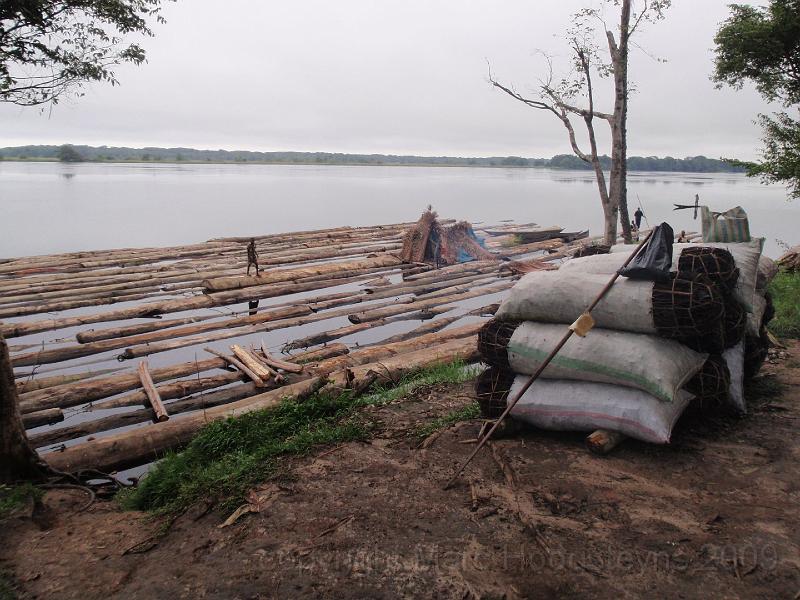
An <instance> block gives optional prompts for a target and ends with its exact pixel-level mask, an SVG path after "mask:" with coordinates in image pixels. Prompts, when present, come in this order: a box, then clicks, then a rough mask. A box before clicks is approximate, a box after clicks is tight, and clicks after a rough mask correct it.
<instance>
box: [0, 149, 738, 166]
mask: <svg viewBox="0 0 800 600" xmlns="http://www.w3.org/2000/svg"><path fill="white" fill-rule="evenodd" d="M2 158H6V159H12V160H14V159H16V160H26V159H28V160H60V161H62V162H82V161H87V162H184V161H185V162H210V163H272V164H321V165H390V166H391V165H396V166H453V167H550V168H553V169H581V170H588V169H591V168H592V167H591V165H589V164H587V163H586V162H584V161H582V160H580V159H579V158H578V157H577V156H574V155H572V154H559V155H557V156H554V157H553V158H523V157H521V156H490V157H473V158H469V157H456V156H400V155H394V154H342V153H338V152H336V153H332V152H251V151H247V150H196V149H194V148H122V147H111V146H79V145H71V144H65V145H62V146H15V147H9V148H0V159H2ZM599 158H600V163H601V164H602V165H603V168H604V169H608V168H610V167H611V158H610V157H608V156H605V155H603V156H600V157H599ZM628 169H629V170H631V171H681V172H689V173H719V172H722V173H739V172H743V171H744V169H743V168H742V167H740V166H737V165H732V164H729V163H727V162H724V161H722V160H718V159H715V158H707V157H705V156H689V157H687V158H673V157H671V156H667V157H664V158H660V157H657V156H631V157H628Z"/></svg>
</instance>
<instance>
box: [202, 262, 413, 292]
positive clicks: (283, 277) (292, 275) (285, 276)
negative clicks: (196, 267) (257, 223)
mask: <svg viewBox="0 0 800 600" xmlns="http://www.w3.org/2000/svg"><path fill="white" fill-rule="evenodd" d="M402 263H403V261H402V260H400V259H399V258H397V257H396V256H394V255H391V254H382V255H379V256H376V257H374V258H366V259H364V260H357V261H348V262H333V263H322V264H320V265H318V266H316V267H305V268H302V269H283V270H274V271H269V272H267V273H263V274H262V275H261V276H260V277H246V276H245V277H219V278H217V279H206V280H204V281H203V288H204V289H205V290H206V291H207V292H224V291H227V290H238V289H241V288H246V287H254V286H264V285H268V284H274V283H283V282H286V281H292V280H294V279H300V278H303V277H311V276H314V275H330V274H332V273H337V272H341V271H352V270H363V269H370V268H374V267H394V266H398V265H400V264H402Z"/></svg>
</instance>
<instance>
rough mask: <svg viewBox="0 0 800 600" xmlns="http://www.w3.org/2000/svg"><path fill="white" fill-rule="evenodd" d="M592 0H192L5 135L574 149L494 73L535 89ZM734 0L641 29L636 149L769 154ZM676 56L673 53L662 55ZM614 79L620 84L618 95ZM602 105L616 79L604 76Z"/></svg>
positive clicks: (1, 139) (4, 127) (235, 144)
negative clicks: (730, 62) (732, 31)
mask: <svg viewBox="0 0 800 600" xmlns="http://www.w3.org/2000/svg"><path fill="white" fill-rule="evenodd" d="M588 2H589V0H525V1H522V0H493V1H490V0H480V1H478V0H402V1H397V0H380V1H377V0H339V1H338V2H330V0H294V1H292V2H277V1H276V0H265V1H255V0H227V1H226V2H219V1H218V0H179V1H178V2H177V3H175V4H168V5H167V6H166V8H165V10H164V16H165V17H166V18H167V21H168V22H167V24H166V25H158V26H156V28H155V29H156V37H155V38H153V39H148V40H147V41H146V42H145V45H146V49H147V53H148V63H147V64H146V65H143V66H141V67H132V66H126V67H121V68H119V69H118V77H119V79H120V81H121V83H122V85H120V86H119V87H114V88H112V87H110V86H108V85H102V84H94V85H91V86H89V87H88V88H87V89H86V95H85V96H84V97H82V98H77V99H72V100H69V101H64V102H63V103H61V104H58V105H57V106H55V107H54V108H53V109H52V111H51V112H49V113H45V114H41V113H40V112H39V111H38V110H37V109H30V108H29V109H20V108H18V107H13V106H9V105H4V106H0V146H6V145H20V144H33V143H35V144H61V143H65V142H70V143H75V144H91V145H102V144H106V145H124V146H137V147H138V146H145V145H149V146H189V147H196V148H226V149H251V150H300V151H313V150H321V151H332V152H358V153H373V152H375V153H393V154H399V153H402V154H424V155H434V154H447V155H460V156H465V155H469V156H488V155H521V156H551V155H553V154H558V153H566V152H569V151H570V150H569V145H568V144H567V140H566V136H565V134H564V130H563V127H562V126H561V125H560V123H559V122H557V121H555V120H554V118H553V117H552V115H548V114H546V113H543V112H539V111H534V110H532V109H530V108H526V107H525V106H523V105H521V104H519V103H517V102H515V101H514V100H512V99H511V98H509V97H507V96H505V95H503V94H502V93H501V92H499V91H498V90H495V89H492V88H491V87H490V86H489V84H488V83H487V82H486V61H487V60H489V61H490V62H491V64H492V68H493V72H494V73H495V76H496V77H497V78H498V79H501V80H503V81H506V82H511V83H514V84H515V85H516V86H517V88H518V89H519V90H520V91H532V90H533V89H534V88H535V84H536V82H537V79H538V77H540V76H541V75H542V74H543V72H542V67H543V65H542V62H541V59H540V57H539V55H538V54H537V50H545V51H548V52H549V53H551V54H553V55H554V56H555V58H556V62H557V63H558V61H559V60H561V59H563V58H564V57H565V56H566V48H565V46H564V42H563V36H562V34H563V32H564V30H565V29H566V28H567V27H568V26H569V24H570V19H571V15H572V14H573V13H574V12H575V11H576V10H577V9H578V8H580V7H582V6H585V5H587V3H588ZM727 3H728V2H727V0H674V6H673V7H672V8H671V9H670V10H669V13H668V17H667V19H666V20H665V21H663V22H660V23H658V24H655V25H647V26H646V27H645V28H644V29H643V30H642V31H641V32H640V33H639V34H638V35H639V37H638V41H639V43H640V44H641V46H642V48H643V49H644V50H645V51H646V53H645V52H643V51H641V50H635V53H634V56H633V57H632V60H631V68H630V75H631V79H632V80H633V81H634V82H635V83H636V87H637V90H638V91H637V92H636V94H635V95H633V96H632V98H631V103H630V124H629V152H630V153H631V154H635V155H659V156H663V155H667V154H670V155H673V156H680V157H683V156H689V155H697V154H705V155H707V156H712V157H719V156H739V157H742V158H750V157H753V156H754V152H755V149H756V148H758V146H759V130H758V128H757V127H756V126H755V125H753V119H754V118H755V116H756V114H757V113H758V112H759V111H763V110H764V109H765V106H764V104H763V102H762V100H761V99H760V98H759V96H758V95H757V94H756V93H755V92H754V91H752V89H746V90H743V91H733V90H730V89H726V90H717V89H715V88H714V85H713V84H712V83H711V82H710V81H709V75H710V73H711V71H712V51H711V49H712V46H713V36H714V33H715V31H716V28H717V26H718V24H719V23H720V22H721V21H722V20H723V19H724V18H725V17H726V15H727V13H728V9H727ZM648 54H649V55H651V56H657V57H659V58H663V59H666V61H667V62H658V61H656V60H654V59H653V58H652V57H651V56H648ZM603 92H605V93H604V94H603ZM599 93H601V94H603V95H604V97H601V98H599V104H600V107H601V108H608V102H606V101H605V100H606V99H608V100H609V101H610V100H611V95H610V94H609V93H608V91H607V90H601V92H599Z"/></svg>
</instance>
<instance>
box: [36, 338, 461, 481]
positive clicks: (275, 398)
mask: <svg viewBox="0 0 800 600" xmlns="http://www.w3.org/2000/svg"><path fill="white" fill-rule="evenodd" d="M476 339H477V338H475V337H474V336H473V337H470V338H460V339H457V340H453V341H452V342H448V343H446V344H442V345H441V346H437V347H435V348H432V349H431V348H424V349H422V350H418V351H417V352H414V353H409V354H406V355H398V356H395V357H392V358H391V359H388V360H387V361H381V362H380V363H371V364H367V365H362V366H360V367H356V368H354V369H353V370H352V371H351V373H349V374H348V373H345V372H337V373H336V374H334V375H333V376H332V377H331V379H332V380H333V381H334V383H333V385H330V386H329V390H330V391H334V390H336V389H342V386H346V385H348V383H349V384H350V385H359V384H361V383H363V382H365V381H367V380H369V379H373V380H374V378H376V377H379V378H380V379H384V378H393V379H394V380H399V378H400V377H401V376H402V375H403V374H405V373H408V372H411V371H413V370H416V369H419V368H423V367H428V366H431V365H434V364H442V363H447V362H451V361H453V360H464V361H465V362H471V361H473V360H477V342H476ZM376 374H377V375H376ZM325 382H326V378H324V377H314V378H311V379H307V380H303V381H301V382H298V383H295V384H291V385H288V386H284V387H281V388H278V389H276V390H272V391H269V392H266V393H264V394H259V395H257V396H253V397H250V398H247V399H245V400H240V401H237V402H234V403H232V404H228V405H225V406H219V407H216V408H212V409H210V410H205V411H203V412H198V413H195V414H193V415H188V416H187V417H184V418H180V419H172V420H170V421H169V422H167V423H158V424H154V425H149V426H145V427H142V428H137V429H135V430H133V431H126V432H122V433H119V434H115V435H110V436H108V437H104V438H99V439H95V440H91V441H87V442H83V443H79V444H75V445H74V446H70V447H69V448H66V449H64V450H63V451H61V452H51V453H49V454H45V455H44V456H43V458H44V459H45V461H47V462H48V463H49V464H50V465H51V466H53V467H54V468H57V469H59V470H66V471H76V470H79V469H87V468H96V469H99V470H102V471H104V472H110V471H115V470H119V469H124V468H128V467H133V466H136V465H139V464H142V463H145V462H149V461H152V460H156V459H158V458H159V457H160V456H162V455H163V453H164V452H166V451H168V450H171V449H174V448H178V447H180V446H183V445H185V444H186V443H188V442H189V440H190V439H191V438H192V437H193V436H194V435H195V433H196V432H197V431H198V430H199V429H200V428H201V427H202V426H203V425H205V424H206V423H208V422H210V421H214V420H217V419H223V418H227V417H229V416H230V417H235V416H239V415H241V414H245V413H246V412H251V411H253V410H261V409H265V408H271V407H274V406H277V405H278V404H279V403H280V402H281V400H282V399H284V398H302V397H305V396H307V395H310V394H312V393H314V392H315V391H317V390H318V389H319V388H320V387H322V386H323V385H324V384H325Z"/></svg>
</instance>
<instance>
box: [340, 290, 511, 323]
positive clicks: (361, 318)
mask: <svg viewBox="0 0 800 600" xmlns="http://www.w3.org/2000/svg"><path fill="white" fill-rule="evenodd" d="M512 285H513V282H511V281H503V282H501V283H497V284H495V285H492V286H486V287H479V288H475V289H471V290H470V291H466V292H462V293H459V294H453V295H449V296H441V297H438V298H433V299H431V300H424V301H420V302H412V303H410V304H407V305H406V306H389V307H385V308H378V309H368V310H365V311H362V312H359V313H353V314H351V315H349V316H348V317H347V318H348V319H350V322H351V323H364V322H367V321H372V320H375V319H381V318H384V317H387V316H391V315H395V314H399V313H401V312H405V311H406V310H407V309H408V307H409V306H413V307H414V308H417V309H423V308H430V307H431V306H436V305H437V304H445V303H448V304H449V303H451V302H458V301H460V300H467V299H469V298H476V297H478V296H485V295H488V294H495V293H497V292H502V291H504V290H507V289H509V288H510V287H511V286H512Z"/></svg>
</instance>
